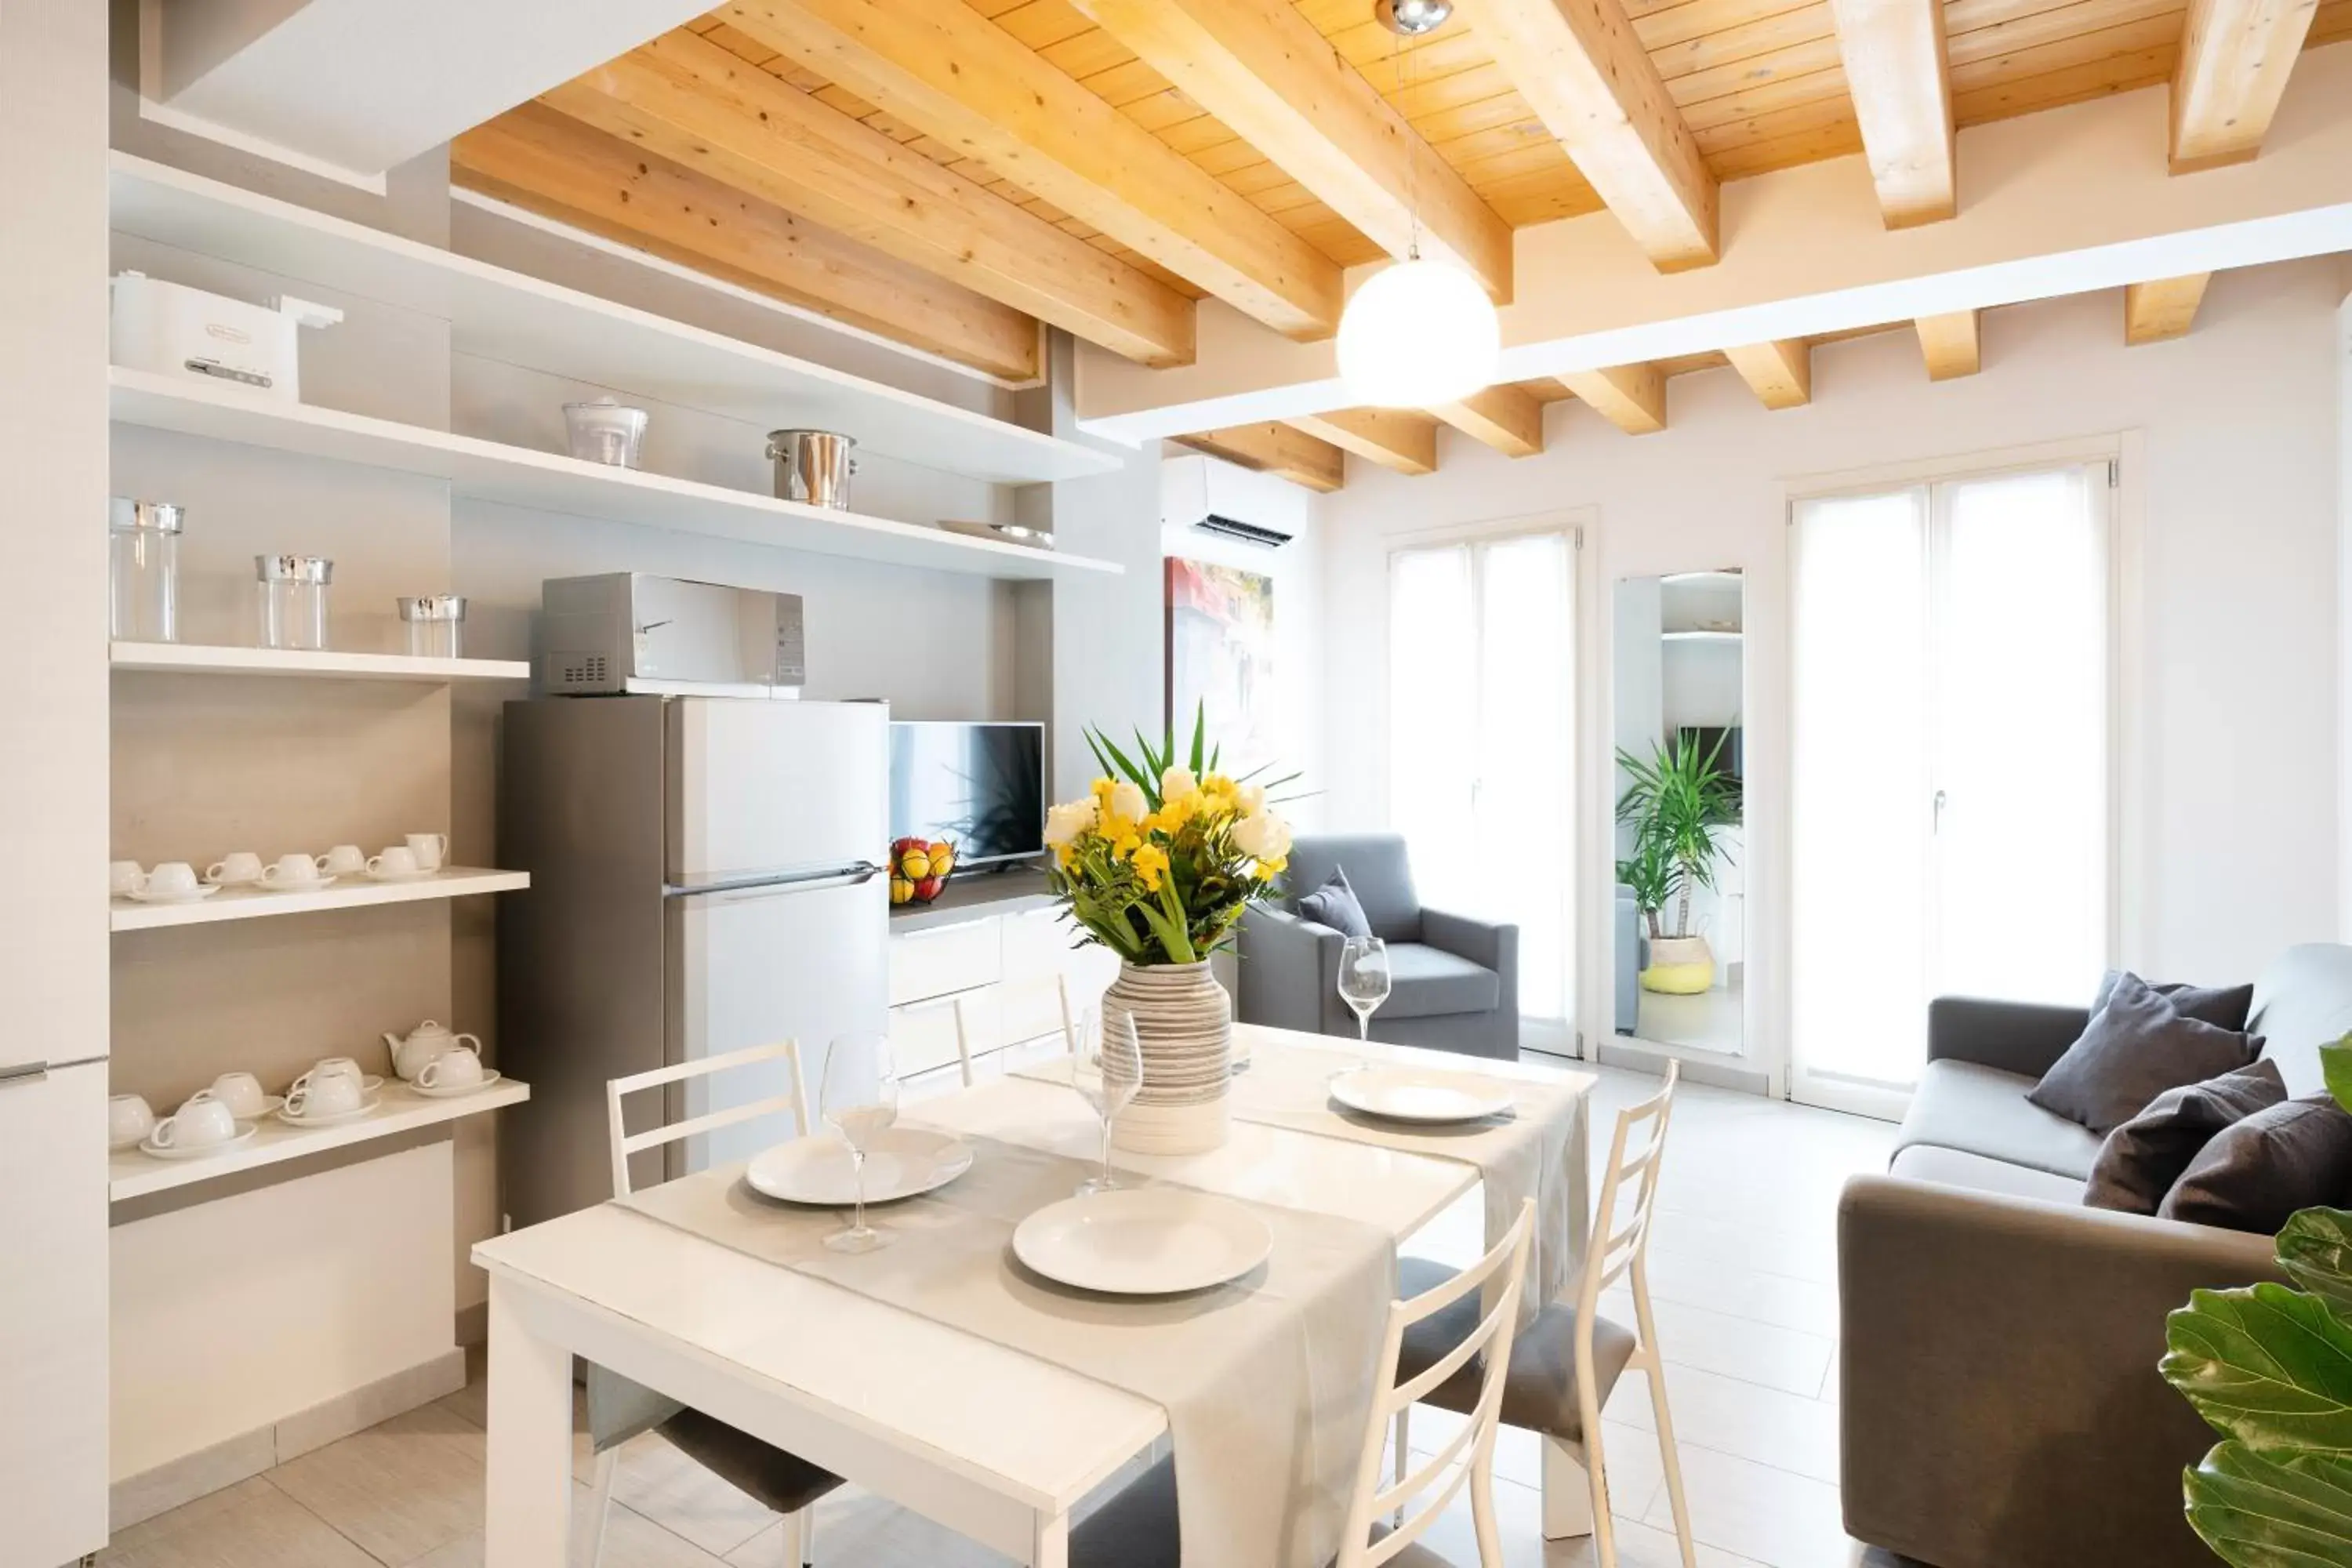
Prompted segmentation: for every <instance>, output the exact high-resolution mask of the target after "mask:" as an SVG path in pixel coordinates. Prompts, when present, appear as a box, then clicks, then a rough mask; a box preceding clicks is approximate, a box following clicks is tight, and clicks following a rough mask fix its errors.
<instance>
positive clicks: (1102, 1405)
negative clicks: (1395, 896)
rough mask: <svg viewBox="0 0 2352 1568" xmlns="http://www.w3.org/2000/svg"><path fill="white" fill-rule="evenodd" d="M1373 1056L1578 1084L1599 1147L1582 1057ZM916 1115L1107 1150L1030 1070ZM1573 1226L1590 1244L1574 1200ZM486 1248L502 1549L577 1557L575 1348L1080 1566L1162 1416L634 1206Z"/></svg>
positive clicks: (1416, 1195) (1142, 1164) (1394, 1188)
mask: <svg viewBox="0 0 2352 1568" xmlns="http://www.w3.org/2000/svg"><path fill="white" fill-rule="evenodd" d="M1236 1035H1237V1036H1238V1037H1241V1038H1239V1039H1237V1042H1236V1043H1237V1045H1245V1046H1246V1047H1248V1048H1249V1050H1250V1051H1251V1052H1252V1053H1253V1055H1254V1056H1264V1055H1266V1054H1269V1053H1276V1052H1280V1051H1282V1050H1285V1049H1292V1048H1297V1047H1303V1046H1309V1045H1311V1046H1312V1047H1313V1048H1315V1049H1316V1050H1318V1051H1327V1052H1328V1051H1329V1050H1330V1049H1332V1048H1333V1047H1344V1048H1349V1049H1353V1048H1354V1042H1352V1041H1339V1040H1333V1039H1329V1038H1326V1037H1321V1036H1313V1035H1297V1034H1292V1033H1289V1032H1288V1031H1284V1030H1276V1029H1266V1028H1261V1027H1257V1026H1247V1025H1244V1026H1236ZM1367 1055H1368V1056H1370V1057H1371V1058H1376V1059H1381V1060H1387V1061H1394V1062H1396V1063H1398V1064H1399V1065H1412V1066H1417V1067H1426V1068H1453V1069H1455V1070H1462V1071H1475V1072H1477V1073H1481V1074H1486V1075H1488V1076H1494V1077H1503V1078H1521V1079H1531V1080H1537V1081H1541V1082H1543V1083H1546V1084H1548V1085H1550V1086H1553V1087H1556V1088H1559V1087H1565V1088H1570V1089H1574V1090H1575V1091H1576V1096H1577V1099H1576V1110H1575V1113H1574V1114H1575V1119H1576V1121H1575V1131H1574V1133H1573V1136H1572V1141H1571V1152H1570V1157H1571V1158H1572V1159H1575V1160H1579V1161H1581V1160H1583V1159H1584V1158H1585V1157H1586V1141H1587V1131H1586V1119H1587V1113H1586V1105H1587V1103H1588V1101H1589V1098H1590V1096H1589V1092H1588V1091H1589V1090H1590V1088H1591V1084H1592V1081H1593V1080H1592V1079H1591V1076H1590V1075H1588V1074H1582V1073H1575V1072H1569V1071H1565V1070H1562V1069H1554V1068H1531V1067H1524V1066H1521V1065H1520V1064H1517V1063H1511V1062H1495V1061H1486V1060H1467V1059H1465V1058H1462V1057H1459V1056H1452V1055H1448V1054H1445V1053H1442V1052H1432V1051H1422V1050H1413V1049H1410V1048H1405V1047H1389V1046H1381V1045H1379V1044H1377V1043H1375V1044H1374V1045H1372V1046H1371V1047H1370V1048H1369V1050H1368V1052H1367ZM907 1115H908V1120H909V1121H921V1122H925V1123H928V1124H929V1125H933V1126H939V1127H945V1128H950V1129H952V1130H955V1131H963V1132H968V1133H975V1134H987V1135H991V1136H996V1137H1001V1138H1005V1137H1009V1138H1010V1139H1011V1141H1015V1142H1025V1143H1031V1144H1036V1145H1040V1146H1045V1147H1051V1148H1053V1149H1054V1150H1055V1152H1064V1153H1068V1154H1071V1155H1073V1156H1076V1157H1079V1158H1093V1157H1098V1155H1099V1142H1100V1131H1099V1124H1098V1123H1097V1122H1096V1121H1094V1119H1093V1116H1092V1114H1091V1113H1090V1112H1089V1111H1088V1110H1086V1108H1085V1107H1084V1106H1083V1105H1082V1104H1081V1103H1080V1101H1079V1100H1078V1098H1077V1096H1076V1095H1075V1094H1073V1093H1072V1092H1071V1091H1070V1090H1069V1089H1066V1088H1063V1087H1058V1086H1056V1085H1054V1084H1051V1083H1047V1082H1043V1081H1039V1080H1036V1079H1025V1078H1021V1077H1017V1076H1010V1075H1008V1076H1005V1077H1002V1078H996V1079H991V1080H989V1081H986V1082H983V1083H982V1084H979V1085H977V1086H975V1087H972V1088H970V1089H961V1090H959V1091H957V1092H954V1093H951V1094H947V1095H943V1096H940V1097H938V1098H936V1099H929V1100H924V1101H923V1102H922V1103H921V1104H920V1105H919V1106H917V1107H910V1108H909V1109H908V1112H907ZM1118 1163H1119V1164H1120V1165H1121V1166H1122V1167H1123V1168H1127V1169H1131V1170H1135V1171H1138V1172H1141V1173H1146V1174H1150V1175H1153V1176H1158V1177H1162V1178H1165V1179H1168V1180H1171V1181H1175V1182H1180V1183H1182V1184H1186V1185H1188V1186H1192V1187H1195V1188H1198V1189H1201V1190H1202V1191H1206V1192H1213V1193H1222V1194H1229V1195H1231V1196H1234V1197H1239V1198H1245V1199H1250V1200H1253V1201H1255V1202H1259V1203H1266V1204H1277V1205H1286V1206H1288V1207H1291V1208H1296V1209H1303V1210H1307V1211H1309V1212H1317V1213H1325V1214H1331V1215H1345V1216H1347V1217H1349V1218H1352V1219H1356V1220H1360V1221H1363V1222H1365V1223H1368V1224H1371V1225H1375V1226H1382V1227H1384V1228H1385V1229H1387V1230H1388V1231H1389V1232H1390V1233H1391V1235H1393V1236H1394V1237H1396V1238H1397V1239H1398V1240H1399V1242H1400V1243H1402V1242H1403V1241H1404V1240H1406V1239H1407V1238H1409V1237H1412V1235H1413V1234H1414V1233H1415V1232H1417V1231H1419V1230H1421V1229H1422V1228H1423V1226H1426V1225H1427V1224H1428V1223H1429V1222H1430V1221H1431V1220H1432V1219H1433V1218H1435V1217H1436V1216H1437V1215H1439V1214H1441V1213H1443V1212H1444V1210H1446V1209H1447V1208H1448V1207H1450V1206H1451V1205H1453V1204H1454V1202H1455V1201H1456V1200H1457V1199H1459V1198H1461V1197H1462V1196H1464V1195H1465V1194H1467V1193H1469V1192H1471V1191H1472V1190H1474V1189H1475V1188H1476V1187H1477V1185H1478V1184H1479V1173H1478V1171H1477V1168H1476V1167H1475V1166H1474V1165H1471V1164H1469V1163H1465V1162H1462V1161H1458V1160H1453V1159H1446V1158H1442V1157H1435V1156H1431V1155H1425V1154H1419V1153H1408V1152H1401V1151H1397V1150H1392V1149H1389V1148H1384V1147H1381V1146H1380V1145H1378V1144H1376V1143H1370V1142H1354V1141H1351V1140H1350V1139H1349V1138H1347V1137H1344V1136H1327V1135H1324V1134H1320V1133H1315V1132H1308V1131H1297V1130H1294V1129H1290V1128H1284V1127H1273V1126H1267V1125H1264V1124H1261V1123H1256V1122H1251V1121H1242V1120H1239V1119H1236V1120H1235V1121H1234V1123H1233V1128H1232V1134H1231V1137H1230V1138H1229V1139H1228V1141H1227V1142H1225V1143H1224V1144H1223V1146H1222V1147H1220V1148H1217V1149H1215V1150H1213V1151H1211V1152H1207V1153H1203V1154H1192V1155H1181V1156H1175V1155H1156V1156H1154V1155H1133V1154H1127V1153H1125V1152H1121V1153H1120V1154H1119V1155H1118ZM883 1212H884V1218H883V1219H882V1221H881V1223H883V1224H885V1225H887V1223H888V1221H887V1211H883ZM1571 1240H1572V1243H1573V1245H1574V1247H1576V1248H1577V1249H1579V1250H1581V1248H1582V1247H1583V1244H1584V1236H1583V1233H1582V1230H1581V1228H1579V1230H1578V1232H1577V1234H1576V1235H1575V1236H1574V1237H1572V1238H1571ZM473 1257H474V1261H475V1262H477V1263H478V1264H479V1265H480V1266H481V1267H482V1268H484V1269H485V1270H487V1271H488V1276H489V1374H488V1384H489V1386H488V1408H489V1454H488V1530H487V1568H563V1565H564V1564H565V1563H566V1562H567V1557H566V1552H567V1547H568V1540H567V1532H568V1530H569V1526H570V1520H571V1515H572V1358H573V1357H574V1356H578V1357H582V1358H583V1359H585V1360H587V1361H590V1362H593V1363H598V1364H600V1365H602V1366H604V1367H606V1368H608V1369H610V1370H611V1371H613V1372H615V1373H620V1374H621V1375H622V1376H624V1377H626V1378H629V1379H631V1380H633V1381H635V1382H637V1383H640V1384H645V1385H646V1386H647V1387H648V1388H653V1389H656V1390H658V1391H659V1392H661V1393H663V1394H667V1395H669V1396H670V1397H671V1398H674V1399H677V1400H679V1401H681V1402H683V1403H684V1404H686V1405H691V1406H693V1407H694V1408H696V1409H698V1410H701V1411H703V1412H705V1413H706V1414H708V1415H712V1416H715V1417H716V1418H718V1419H719V1420H721V1421H724V1422H726V1423H727V1424H728V1425H730V1426H735V1427H738V1428H740V1429H741V1430H742V1431H745V1432H748V1433H751V1434H752V1435H753V1436H758V1437H760V1438H761V1439H763V1440H765V1441H767V1442H769V1443H772V1444H774V1445H775V1446H777V1447H782V1448H785V1449H788V1450H790V1451H791V1452H793V1453H795V1454H798V1455H800V1456H802V1457H803V1458H806V1459H808V1460H810V1461H811V1462H813V1463H814V1464H818V1465H822V1466H823V1467H824V1468H826V1469H829V1470H831V1471H833V1472H834V1473H835V1474H836V1475H839V1476H842V1477H845V1478H846V1479H849V1480H850V1481H853V1482H855V1483H856V1484H857V1485H858V1486H860V1487H863V1488H865V1489H867V1490H869V1491H871V1492H874V1493H876V1494H877V1495H879V1496H881V1497H884V1498H887V1499H888V1500H891V1501H892V1502H895V1503H898V1504H899V1505H900V1506H902V1507H905V1508H908V1509H910V1510H914V1511H915V1512H917V1513H919V1514H922V1515H924V1516H925V1517H927V1518H929V1519H931V1520H934V1521H938V1522H939V1523H940V1524H942V1525H944V1526H946V1527H947V1528H949V1529H950V1530H953V1531H957V1532H959V1533H960V1534H962V1535H964V1536H966V1537H969V1538H970V1539H971V1540H973V1541H976V1542H981V1543H982V1544H984V1545H986V1546H988V1547H990V1548H992V1550H994V1551H997V1552H1003V1554H1005V1555H1006V1556H1008V1557H1011V1558H1013V1559H1014V1560H1015V1561H1017V1562H1024V1563H1031V1564H1034V1568H1065V1565H1066V1563H1067V1560H1068V1550H1069V1532H1070V1517H1071V1511H1072V1510H1074V1509H1075V1508H1076V1507H1077V1505H1078V1504H1079V1502H1080V1501H1081V1500H1084V1499H1085V1498H1086V1497H1087V1494H1088V1493H1090V1492H1091V1491H1093V1490H1094V1489H1096V1488H1097V1487H1098V1486H1100V1485H1101V1484H1102V1483H1103V1482H1104V1481H1106V1480H1108V1479H1110V1478H1112V1477H1113V1476H1115V1475H1117V1474H1118V1472H1119V1471H1120V1470H1121V1468H1123V1467H1125V1466H1127V1465H1128V1464H1129V1461H1131V1460H1133V1459H1135V1458H1137V1457H1138V1456H1139V1455H1142V1454H1144V1453H1146V1452H1148V1451H1149V1450H1150V1448H1151V1447H1152V1446H1153V1444H1154V1443H1155V1442H1156V1441H1157V1440H1158V1439H1160V1438H1161V1437H1162V1436H1165V1435H1166V1433H1167V1431H1168V1420H1167V1415H1166V1414H1165V1412H1164V1411H1162V1410H1161V1408H1160V1406H1159V1405H1156V1404H1154V1403H1152V1402H1151V1401H1150V1400H1147V1399H1143V1398H1140V1397H1139V1396H1137V1395H1135V1394H1129V1393H1127V1392H1125V1391H1123V1390H1120V1389H1118V1388H1114V1387H1111V1386H1110V1385H1108V1384H1103V1383H1098V1382H1097V1381H1095V1380H1094V1379H1092V1378H1089V1377H1086V1376H1083V1375H1081V1374H1079V1373H1075V1372H1071V1371H1068V1370H1066V1369H1065V1368H1062V1367H1059V1366H1055V1365H1052V1364H1049V1363H1045V1362H1043V1361H1039V1360H1036V1359H1034V1358H1033V1357H1031V1356H1028V1355H1025V1354H1024V1353H1022V1352H1018V1351H1013V1350H1010V1349H1007V1348H1005V1347H1003V1346H1002V1345H999V1344H996V1343H994V1342H991V1341H988V1340H985V1339H982V1338H980V1337H978V1336H976V1335H973V1334H969V1333H965V1332H962V1331H959V1330H957V1329H955V1328H953V1327H950V1325H948V1324H945V1323H941V1322H936V1321H931V1320H930V1319H928V1318H925V1317H921V1316H919V1315H917V1314H915V1313H913V1312H909V1311H906V1310H900V1309H898V1308H896V1307H892V1306H888V1305H886V1304H884V1303H882V1302H878V1301H876V1300H871V1299H869V1298H867V1297H866V1296H862V1295H860V1294H858V1293H856V1291H853V1290H850V1289H845V1288H843V1287H841V1286H837V1285H834V1284H830V1283H827V1282H825V1281H823V1280H819V1279H812V1278H809V1277H808V1276H805V1275H802V1274H798V1273H795V1272H793V1271H792V1270H790V1269H788V1268H779V1267H777V1266H775V1265H773V1264H772V1263H767V1262H763V1261H761V1260H760V1259H757V1258H751V1257H750V1256H747V1255H746V1254H744V1253H741V1252H738V1251H735V1250H733V1249H732V1248H730V1247H723V1246H720V1245H719V1244H718V1243H716V1242H713V1241H710V1240H708V1239H705V1238H703V1237H698V1236H696V1235H693V1234H690V1233H688V1232H687V1231H683V1230H680V1229H677V1228H675V1227H673V1226H667V1225H664V1224H662V1223H661V1222H659V1221H657V1220H655V1219H652V1218H649V1217H647V1216H646V1215H640V1214H636V1213H633V1212H631V1211H630V1210H628V1209H625V1208H622V1207H620V1206H618V1205H614V1204H600V1205H597V1206H596V1207H594V1208H591V1209H583V1210H582V1211H581V1212H579V1213H577V1214H572V1215H565V1216H563V1217H562V1218H561V1219H554V1220H550V1221H548V1222H546V1223H545V1224H542V1225H536V1226H530V1228H528V1229H526V1230H520V1231H514V1232H511V1233H509V1234H508V1235H505V1236H500V1237H494V1238H492V1239H490V1240H488V1241H484V1242H481V1243H478V1245H477V1246H476V1247H474V1249H473ZM1369 1371H1370V1369H1369V1368H1368V1369H1367V1372H1368V1373H1369ZM1548 1490H1549V1489H1548Z"/></svg>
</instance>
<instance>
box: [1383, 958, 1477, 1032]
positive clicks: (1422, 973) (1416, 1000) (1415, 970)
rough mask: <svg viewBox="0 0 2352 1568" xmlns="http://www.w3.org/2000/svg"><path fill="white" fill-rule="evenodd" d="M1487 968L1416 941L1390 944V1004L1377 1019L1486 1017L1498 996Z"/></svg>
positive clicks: (1387, 1003)
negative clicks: (1474, 1015) (1469, 1014)
mask: <svg viewBox="0 0 2352 1568" xmlns="http://www.w3.org/2000/svg"><path fill="white" fill-rule="evenodd" d="M1502 993H1503V986H1502V981H1501V980H1500V979H1499V978H1498V977H1497V976H1496V973H1495V972H1494V971H1493V970H1491V969H1488V968H1486V967H1485V966H1483V965H1481V964H1476V963H1471V962H1470V961H1469V960H1468V959H1466V958H1460V957H1456V956H1455V955H1454V954H1453V953H1450V952H1446V951H1445V950H1444V949H1443V948H1436V947H1430V946H1428V945H1426V944H1424V943H1422V942H1391V943H1390V944H1389V999H1388V1000H1387V1001H1386V1002H1384V1003H1382V1004H1381V1010H1380V1011H1379V1012H1378V1013H1377V1014H1375V1015H1373V1016H1374V1017H1376V1018H1441V1017H1444V1016H1446V1015H1448V1014H1452V1013H1486V1012H1491V1011H1493V1010H1494V1006H1495V1003H1496V999H1497V998H1499V997H1500V996H1501V995H1502Z"/></svg>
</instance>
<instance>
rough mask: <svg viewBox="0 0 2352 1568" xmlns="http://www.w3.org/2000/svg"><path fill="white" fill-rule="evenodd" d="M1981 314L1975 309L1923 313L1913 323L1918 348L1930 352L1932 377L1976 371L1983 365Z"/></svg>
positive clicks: (1946, 377) (1945, 378) (1940, 378)
mask: <svg viewBox="0 0 2352 1568" xmlns="http://www.w3.org/2000/svg"><path fill="white" fill-rule="evenodd" d="M1978 315H1979V312H1977V311H1975V310H1954V311H1953V312H1952V313H1951V314H1949V315H1947V316H1922V317H1920V318H1919V319H1918V320H1917V321H1914V322H1913V323H1912V325H1913V326H1914V327H1916V329H1917V330H1918V333H1919V352H1920V353H1923V354H1925V355H1926V356H1927V379H1928V380H1929V381H1949V380H1951V379H1952V378H1953V377H1954V376H1960V375H1974V374H1976V373H1977V372H1978V371H1979V370H1981V369H1982V368H1983V367H1984V346H1983V343H1982V342H1981V341H1980V339H1979V332H1978Z"/></svg>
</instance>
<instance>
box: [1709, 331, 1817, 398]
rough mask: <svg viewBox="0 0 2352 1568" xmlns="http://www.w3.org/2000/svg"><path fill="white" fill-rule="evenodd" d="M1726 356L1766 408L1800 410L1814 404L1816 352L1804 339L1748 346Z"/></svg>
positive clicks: (1725, 354)
mask: <svg viewBox="0 0 2352 1568" xmlns="http://www.w3.org/2000/svg"><path fill="white" fill-rule="evenodd" d="M1723 353H1724V357H1726V358H1727V359H1728V360H1730V361H1731V368H1732V369H1734V370H1736V371H1738V373H1739V379H1740V380H1742V381H1744V382H1746V383H1747V384H1748V390H1750V391H1751V392H1753V393H1755V394H1756V396H1757V398H1758V399H1759V401H1760V402H1762V404H1763V405H1764V406H1765V407H1767V408H1799V407H1802V406H1803V405H1805V404H1808V403H1811V401H1812V400H1813V348H1812V345H1811V343H1809V342H1806V341H1805V340H1804V339H1802V338H1786V339H1783V340H1782V341H1780V342H1772V343H1747V344H1743V345H1742V346H1741V347H1738V348H1736V349H1726V350H1724V351H1723Z"/></svg>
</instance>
